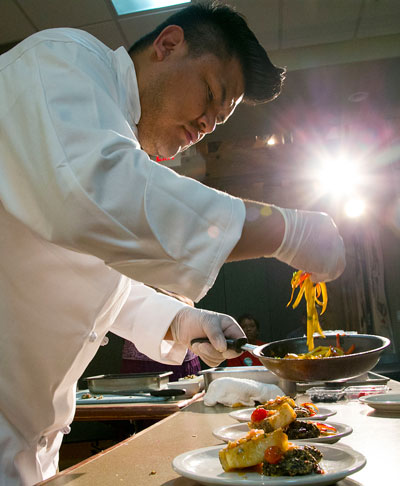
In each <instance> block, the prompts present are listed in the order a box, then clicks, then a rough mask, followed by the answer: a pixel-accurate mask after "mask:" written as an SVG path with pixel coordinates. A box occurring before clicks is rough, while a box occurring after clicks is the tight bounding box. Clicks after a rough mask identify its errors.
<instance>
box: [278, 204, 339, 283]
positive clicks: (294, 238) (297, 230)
mask: <svg viewBox="0 0 400 486" xmlns="http://www.w3.org/2000/svg"><path fill="white" fill-rule="evenodd" d="M276 208H277V209H278V210H279V211H280V212H281V214H282V216H283V218H284V220H285V236H284V238H283V241H282V243H281V246H280V247H279V248H278V249H277V250H276V251H275V253H274V254H273V255H271V256H273V257H275V258H277V259H278V260H281V261H282V262H285V263H287V264H288V265H291V266H292V267H294V268H295V269H296V270H304V271H305V272H309V273H311V274H312V275H311V280H312V281H313V282H326V281H329V280H334V279H335V278H337V277H339V275H341V273H342V272H343V270H344V268H345V266H346V260H345V250H344V244H343V239H342V237H341V236H340V234H339V231H338V229H337V227H336V225H335V223H334V222H333V220H332V218H331V217H330V216H328V215H327V214H326V213H318V212H314V211H300V210H297V209H283V208H279V207H276Z"/></svg>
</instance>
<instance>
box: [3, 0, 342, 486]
mask: <svg viewBox="0 0 400 486" xmlns="http://www.w3.org/2000/svg"><path fill="white" fill-rule="evenodd" d="M284 77H285V70H284V69H282V68H278V67H276V66H274V65H273V63H271V61H270V59H269V57H268V55H267V53H266V52H265V49H264V48H263V47H262V46H261V45H260V43H259V42H258V40H257V39H256V37H255V35H254V33H253V32H252V31H251V30H250V29H249V27H248V25H247V23H246V21H245V19H244V18H243V17H242V16H241V15H240V14H238V13H237V12H236V11H235V10H234V9H232V8H230V7H228V6H227V5H225V4H223V3H210V2H206V3H204V4H198V3H197V2H196V4H192V5H190V6H189V7H187V8H185V9H181V10H178V11H175V13H173V15H172V16H170V17H168V18H167V19H166V20H165V21H164V22H163V23H162V24H160V25H159V26H158V27H157V28H156V29H154V30H153V31H152V32H150V33H149V34H147V35H145V36H144V37H143V38H141V39H139V40H138V41H137V42H136V43H135V44H134V45H133V46H132V48H131V49H129V50H126V49H125V48H124V47H119V48H118V49H116V50H115V51H114V50H112V49H110V48H109V47H107V46H106V45H104V44H103V43H102V42H100V41H99V40H98V39H96V38H95V37H93V36H92V35H91V34H89V33H87V32H84V31H82V30H78V29H68V28H65V29H64V28H61V29H50V30H45V31H41V32H37V33H35V34H33V35H31V36H30V37H28V38H26V39H24V40H23V41H22V42H20V43H19V44H17V45H16V46H15V47H13V48H12V49H10V50H9V51H7V52H6V53H4V54H2V55H1V56H0V201H1V202H0V228H1V233H0V270H1V271H0V335H1V340H0V360H1V366H0V368H1V371H0V485H1V486H21V485H23V486H31V485H32V484H36V483H38V482H40V481H42V480H43V479H47V478H48V477H50V476H51V475H53V474H55V472H56V471H57V465H58V451H59V448H60V445H61V442H62V439H63V435H64V434H66V433H68V432H69V430H70V424H71V422H72V421H73V418H74V413H75V403H76V393H75V392H76V384H77V381H78V379H79V378H80V377H81V376H82V373H83V372H84V370H85V369H86V367H87V366H88V364H89V362H90V361H91V360H92V358H93V357H94V356H95V354H96V352H97V350H98V349H99V346H100V345H101V344H102V342H103V339H104V337H105V335H106V334H107V333H108V332H110V331H111V332H113V333H114V334H117V335H118V336H120V337H123V338H124V339H128V340H130V341H132V342H134V343H135V345H136V347H137V348H138V349H139V350H140V352H142V353H144V354H146V355H147V356H149V357H151V358H152V359H154V360H156V361H162V362H164V363H167V364H174V365H179V364H181V363H182V361H183V359H184V357H185V356H186V353H187V350H188V348H190V349H192V351H193V352H194V353H195V354H197V355H198V356H199V357H200V358H201V359H202V360H203V361H204V362H205V363H206V364H207V365H208V366H217V365H218V364H220V363H221V362H222V361H224V360H225V359H229V358H233V357H235V356H237V355H238V354H239V353H237V352H235V351H231V350H228V349H227V344H226V337H229V338H240V337H244V333H243V331H242V329H241V328H240V326H239V325H238V324H237V322H236V321H235V319H233V318H232V317H231V316H227V315H225V314H220V313H216V312H210V311H206V310H203V309H196V308H193V307H191V306H189V305H187V304H185V303H183V302H179V301H177V300H176V299H174V298H171V297H169V296H167V295H162V294H160V293H157V292H155V291H154V289H152V288H149V286H153V287H157V288H165V289H168V290H170V291H172V292H176V293H178V294H183V295H186V296H187V297H189V298H190V299H192V300H193V301H194V302H198V301H199V300H200V299H201V298H202V297H204V295H205V294H206V293H207V292H208V290H209V289H210V288H211V287H212V286H213V284H214V282H215V279H216V278H217V275H218V273H219V271H220V269H221V267H222V265H223V264H224V263H225V262H226V261H239V260H247V259H249V258H260V257H269V258H276V259H278V260H280V261H282V262H284V263H286V264H288V265H291V266H292V267H293V268H295V269H302V270H304V271H306V272H309V273H311V274H312V275H313V280H314V281H329V280H333V279H335V278H337V277H338V276H339V275H340V274H341V273H342V272H343V269H344V267H345V252H344V244H343V240H342V238H341V236H340V234H339V231H338V229H337V227H336V225H335V224H334V222H333V220H332V219H331V218H330V217H329V216H328V215H327V214H325V213H321V212H313V211H302V210H295V209H289V208H280V207H277V206H274V205H272V204H267V203H263V202H257V201H250V200H243V199H240V198H237V197H234V196H231V195H229V194H227V193H224V192H221V191H217V190H215V189H212V188H210V187H207V186H205V185H203V184H201V183H200V182H198V181H196V180H194V179H191V178H188V177H181V176H179V175H178V174H176V173H175V172H174V171H172V170H170V169H168V168H167V167H163V166H160V165H159V164H157V163H156V162H154V161H153V160H151V158H150V156H153V157H157V156H158V157H160V158H165V157H172V156H174V155H175V154H177V153H178V152H182V151H184V150H186V149H187V148H188V147H190V146H192V145H193V144H195V143H197V142H198V141H200V140H202V139H203V138H204V136H205V135H207V134H208V133H211V132H213V131H214V129H215V127H216V125H217V124H221V123H224V122H225V121H226V120H228V118H229V117H230V116H231V115H232V113H233V112H234V111H235V109H236V107H237V105H239V103H241V102H242V101H244V102H247V103H250V104H258V103H266V102H269V101H271V100H273V99H275V98H276V97H277V96H278V95H279V93H280V91H281V88H282V83H283V80H284ZM188 87H190V89H188ZM243 162H244V163H245V161H243ZM195 338H208V339H209V341H210V342H209V343H204V342H202V343H199V342H197V343H195V344H193V345H192V344H191V343H192V340H193V339H195Z"/></svg>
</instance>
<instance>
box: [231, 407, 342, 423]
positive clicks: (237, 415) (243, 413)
mask: <svg viewBox="0 0 400 486" xmlns="http://www.w3.org/2000/svg"><path fill="white" fill-rule="evenodd" d="M254 410H255V407H253V408H243V409H241V410H235V411H234V412H231V413H230V414H229V415H230V416H231V417H232V418H234V419H235V420H237V421H238V422H250V420H251V414H252V413H253V412H254ZM335 413H336V410H331V409H330V408H326V407H318V413H317V415H313V416H312V417H301V418H302V419H303V420H325V419H326V418H327V417H331V416H332V415H335ZM299 419H300V417H299Z"/></svg>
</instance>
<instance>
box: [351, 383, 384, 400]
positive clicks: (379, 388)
mask: <svg viewBox="0 0 400 486" xmlns="http://www.w3.org/2000/svg"><path fill="white" fill-rule="evenodd" d="M388 391H389V387H388V386H387V385H362V386H349V387H347V388H346V389H345V392H346V396H347V398H348V399H349V400H358V399H359V398H360V397H365V396H366V395H379V394H382V393H387V392H388Z"/></svg>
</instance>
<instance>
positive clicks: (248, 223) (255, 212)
mask: <svg viewBox="0 0 400 486" xmlns="http://www.w3.org/2000/svg"><path fill="white" fill-rule="evenodd" d="M244 203H245V206H246V219H245V222H244V225H243V231H242V235H241V237H240V240H239V241H238V242H237V244H236V246H235V247H234V248H233V250H232V252H231V254H230V255H229V257H228V260H227V261H235V260H245V259H251V258H260V257H263V256H268V255H271V254H272V253H274V251H275V250H277V249H278V248H279V246H280V244H281V243H282V240H283V236H284V233H285V222H284V219H283V217H282V215H281V213H280V212H279V211H278V210H277V209H276V208H275V207H274V206H272V205H270V204H263V203H259V202H254V201H244Z"/></svg>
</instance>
